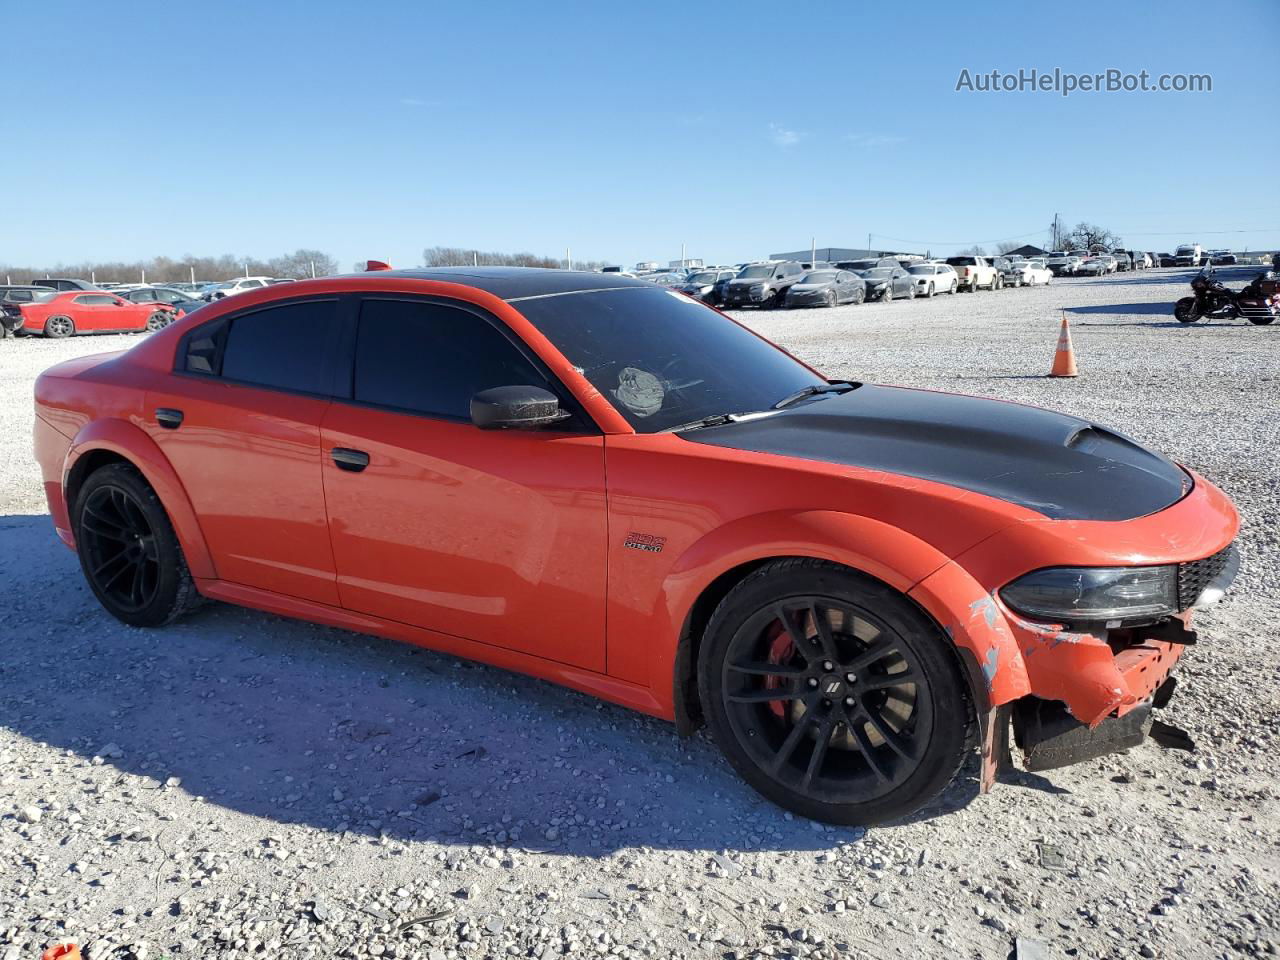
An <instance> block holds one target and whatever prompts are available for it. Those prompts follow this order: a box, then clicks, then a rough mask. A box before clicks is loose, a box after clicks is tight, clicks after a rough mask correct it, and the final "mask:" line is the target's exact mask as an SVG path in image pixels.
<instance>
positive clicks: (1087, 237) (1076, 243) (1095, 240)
mask: <svg viewBox="0 0 1280 960" xmlns="http://www.w3.org/2000/svg"><path fill="white" fill-rule="evenodd" d="M1123 243H1124V241H1123V240H1121V239H1120V238H1119V237H1118V236H1116V235H1115V234H1114V233H1112V232H1111V231H1110V230H1108V229H1106V228H1105V227H1100V226H1098V225H1097V224H1096V223H1086V222H1084V221H1083V220H1082V221H1080V222H1079V223H1077V224H1076V225H1075V226H1074V227H1073V228H1072V229H1071V231H1070V232H1069V233H1067V234H1066V235H1065V236H1063V238H1062V245H1063V249H1065V250H1114V249H1115V248H1116V247H1118V246H1120V245H1122V244H1123Z"/></svg>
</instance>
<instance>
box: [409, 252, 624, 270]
mask: <svg viewBox="0 0 1280 960" xmlns="http://www.w3.org/2000/svg"><path fill="white" fill-rule="evenodd" d="M422 263H423V265H424V266H428V267H470V266H473V265H474V266H481V267H549V268H555V267H563V266H564V265H565V262H564V261H563V260H559V259H556V258H555V257H540V256H538V255H537V254H534V253H499V252H494V251H485V250H472V249H469V248H465V247H427V248H426V249H425V250H423V251H422ZM573 265H574V267H575V268H576V269H578V270H596V269H599V268H600V267H602V266H604V265H605V264H604V262H603V261H599V260H574V261H573Z"/></svg>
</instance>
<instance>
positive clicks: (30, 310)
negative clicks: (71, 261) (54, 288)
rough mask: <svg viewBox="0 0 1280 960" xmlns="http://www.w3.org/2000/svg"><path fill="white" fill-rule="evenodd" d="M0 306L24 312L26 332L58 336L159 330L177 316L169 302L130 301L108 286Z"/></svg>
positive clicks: (22, 314) (24, 329) (59, 293)
mask: <svg viewBox="0 0 1280 960" xmlns="http://www.w3.org/2000/svg"><path fill="white" fill-rule="evenodd" d="M0 309H4V310H11V309H16V310H17V311H18V312H19V313H20V315H21V316H22V332H23V333H24V334H27V335H30V334H35V333H43V334H44V335H45V336H46V337H54V338H61V337H70V336H74V335H75V334H77V333H130V332H141V331H143V330H159V329H160V328H161V327H163V326H165V325H166V324H168V323H169V322H171V321H172V320H173V318H174V316H175V313H174V310H173V308H172V307H170V306H169V305H168V304H158V303H130V302H129V301H128V300H123V299H121V298H120V297H117V296H116V295H115V294H114V293H108V292H107V291H105V290H67V291H62V292H50V293H47V294H44V295H43V296H41V297H40V298H38V299H36V300H33V301H32V302H31V303H23V304H5V305H4V306H3V308H0Z"/></svg>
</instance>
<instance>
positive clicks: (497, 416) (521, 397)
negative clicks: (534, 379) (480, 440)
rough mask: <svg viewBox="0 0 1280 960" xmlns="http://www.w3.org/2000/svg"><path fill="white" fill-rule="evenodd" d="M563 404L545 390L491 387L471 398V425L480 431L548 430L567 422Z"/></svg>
mask: <svg viewBox="0 0 1280 960" xmlns="http://www.w3.org/2000/svg"><path fill="white" fill-rule="evenodd" d="M570 416H571V414H570V413H569V412H568V411H566V410H561V409H560V400H559V398H557V397H556V395H555V394H553V393H551V391H549V390H544V389H543V388H542V387H531V386H515V387H491V388H490V389H488V390H481V391H480V392H479V393H477V394H476V395H475V396H474V397H472V398H471V422H472V423H473V424H475V425H476V426H477V427H479V428H480V429H481V430H511V429H525V430H528V429H531V428H537V427H545V426H547V425H549V424H552V423H559V422H560V421H561V420H567V419H568V418H569V417H570Z"/></svg>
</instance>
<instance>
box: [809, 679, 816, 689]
mask: <svg viewBox="0 0 1280 960" xmlns="http://www.w3.org/2000/svg"><path fill="white" fill-rule="evenodd" d="M817 685H818V678H817V677H810V678H809V686H811V687H816V686H817Z"/></svg>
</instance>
